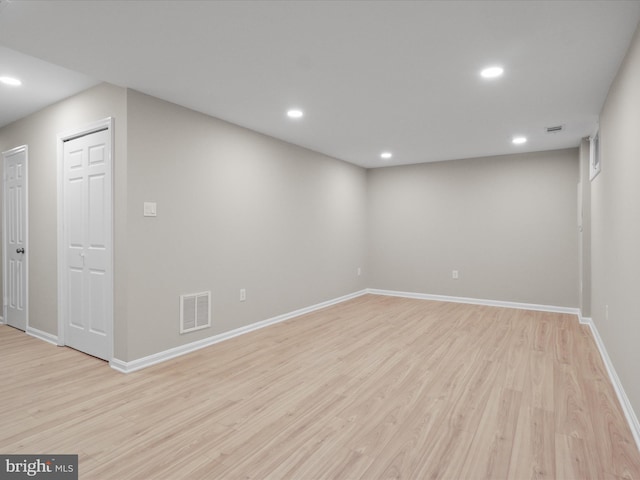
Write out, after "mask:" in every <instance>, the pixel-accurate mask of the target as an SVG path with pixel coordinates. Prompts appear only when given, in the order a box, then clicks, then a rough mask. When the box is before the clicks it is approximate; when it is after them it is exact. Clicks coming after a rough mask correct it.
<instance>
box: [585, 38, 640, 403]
mask: <svg viewBox="0 0 640 480" xmlns="http://www.w3.org/2000/svg"><path fill="white" fill-rule="evenodd" d="M600 147H601V150H600V151H601V162H602V171H601V173H600V175H598V176H597V177H596V178H595V179H594V181H593V182H592V183H591V221H592V231H591V240H592V245H591V249H592V257H591V258H592V282H593V283H592V305H591V306H592V312H591V315H592V317H593V321H594V323H595V324H596V326H597V328H598V331H599V332H600V335H601V337H602V340H603V341H604V343H605V345H606V347H607V351H608V353H609V356H610V357H611V361H612V362H613V365H614V367H615V369H616V371H617V373H618V376H619V377H620V380H621V382H622V384H623V386H624V389H625V391H626V393H627V395H628V397H629V399H630V401H631V404H632V406H633V408H634V410H635V411H636V412H640V382H638V367H639V366H640V348H638V346H639V345H640V304H639V303H638V291H639V289H640V223H639V221H638V220H639V219H640V30H638V31H636V34H635V37H634V39H633V41H632V43H631V46H630V49H629V51H628V53H627V56H626V58H625V60H624V62H623V64H622V67H621V68H620V71H619V72H618V75H617V77H616V79H615V81H614V83H613V84H612V86H611V89H610V90H609V94H608V96H607V99H606V101H605V105H604V107H603V110H602V113H601V116H600ZM607 311H608V313H607Z"/></svg>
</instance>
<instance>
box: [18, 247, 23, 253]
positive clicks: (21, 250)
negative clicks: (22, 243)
mask: <svg viewBox="0 0 640 480" xmlns="http://www.w3.org/2000/svg"><path fill="white" fill-rule="evenodd" d="M16 253H24V248H18V249H17V250H16Z"/></svg>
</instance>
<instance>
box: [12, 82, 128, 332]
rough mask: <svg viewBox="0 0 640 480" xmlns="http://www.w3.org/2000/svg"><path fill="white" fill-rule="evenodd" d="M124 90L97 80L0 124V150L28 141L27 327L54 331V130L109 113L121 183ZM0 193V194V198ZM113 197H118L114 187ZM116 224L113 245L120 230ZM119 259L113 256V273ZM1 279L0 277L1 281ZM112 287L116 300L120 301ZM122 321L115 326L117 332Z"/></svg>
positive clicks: (117, 179)
mask: <svg viewBox="0 0 640 480" xmlns="http://www.w3.org/2000/svg"><path fill="white" fill-rule="evenodd" d="M125 93H126V92H125V90H124V89H122V88H119V87H115V86H112V85H107V84H102V85H98V86H96V87H94V88H91V89H89V90H87V91H85V92H83V93H81V94H79V95H76V96H74V97H71V98H69V99H67V100H64V101H62V102H60V103H57V104H55V105H52V106H50V107H47V108H45V109H43V110H42V111H40V112H38V113H35V114H33V115H30V116H29V117H27V118H24V119H22V120H19V121H17V122H14V123H12V124H10V125H8V126H6V127H4V128H2V129H0V151H6V150H9V149H11V148H14V147H17V146H20V145H25V144H26V145H28V148H29V153H28V164H29V165H28V168H29V179H28V182H29V184H28V188H29V246H28V248H29V326H30V327H34V328H37V329H39V330H42V331H44V332H47V333H51V334H53V335H57V332H58V324H57V321H58V320H57V319H58V310H57V308H58V290H57V288H58V277H57V246H58V242H57V200H58V193H57V188H58V185H57V135H58V134H59V133H62V132H64V131H68V130H71V129H74V128H78V127H82V126H84V125H87V124H89V123H92V122H95V121H96V120H99V119H102V118H106V117H109V116H111V117H114V118H115V127H114V130H115V131H116V144H115V152H114V153H115V155H114V158H115V166H114V168H115V177H114V178H115V184H116V189H117V185H121V184H122V182H123V175H124V176H125V178H124V181H125V183H126V158H127V155H126V129H127V128H126V96H125ZM0 168H1V166H0ZM1 197H2V195H0V198H1ZM115 198H116V202H117V203H118V204H119V203H121V202H122V200H123V198H122V196H121V195H120V192H119V191H118V190H116V195H115ZM118 227H119V225H118V224H116V229H115V230H116V238H115V241H116V244H117V242H118V241H119V239H120V238H121V237H119V234H121V233H122V230H121V229H119V228H118ZM119 268H120V264H119V263H118V262H117V260H116V276H118V269H119ZM0 281H1V280H0ZM117 293H118V292H116V301H118V300H119V298H118V296H117ZM123 329H124V325H123V324H121V323H117V322H116V325H115V330H116V335H118V334H122V333H123Z"/></svg>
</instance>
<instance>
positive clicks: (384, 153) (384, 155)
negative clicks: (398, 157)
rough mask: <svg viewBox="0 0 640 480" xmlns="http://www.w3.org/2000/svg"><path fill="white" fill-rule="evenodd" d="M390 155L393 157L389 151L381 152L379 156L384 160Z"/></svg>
mask: <svg viewBox="0 0 640 480" xmlns="http://www.w3.org/2000/svg"><path fill="white" fill-rule="evenodd" d="M391 157H393V155H392V154H391V152H382V153H381V154H380V158H384V159H385V160H388V159H390V158H391Z"/></svg>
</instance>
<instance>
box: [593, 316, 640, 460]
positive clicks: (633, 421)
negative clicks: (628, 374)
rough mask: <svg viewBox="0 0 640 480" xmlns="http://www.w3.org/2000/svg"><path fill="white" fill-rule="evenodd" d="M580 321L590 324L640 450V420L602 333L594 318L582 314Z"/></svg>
mask: <svg viewBox="0 0 640 480" xmlns="http://www.w3.org/2000/svg"><path fill="white" fill-rule="evenodd" d="M580 323H582V324H585V325H588V326H589V328H590V329H591V334H592V335H593V338H594V340H595V341H596V345H597V346H598V350H599V351H600V356H601V357H602V361H603V362H604V366H605V367H606V368H607V373H608V374H609V378H610V379H611V383H612V384H613V388H614V390H615V391H616V395H617V396H618V401H619V402H620V406H621V407H622V411H623V412H624V416H625V417H626V418H627V423H629V428H630V429H631V433H632V434H633V439H634V440H635V441H636V447H638V450H640V422H638V417H637V416H636V413H635V412H634V411H633V407H632V406H631V402H630V401H629V397H627V394H626V392H625V391H624V388H623V386H622V383H621V382H620V378H619V377H618V374H617V373H616V369H615V368H614V367H613V363H611V358H609V354H608V353H607V349H606V347H605V346H604V342H603V341H602V337H601V336H600V333H599V332H598V329H597V328H596V324H595V323H593V320H592V319H591V318H589V317H582V316H580Z"/></svg>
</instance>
